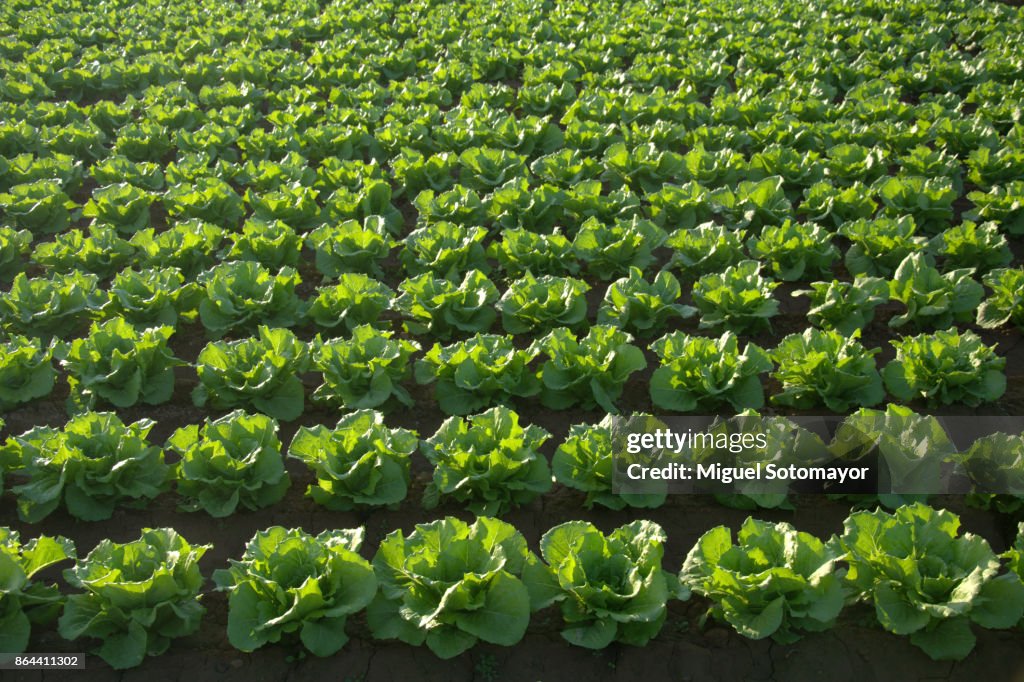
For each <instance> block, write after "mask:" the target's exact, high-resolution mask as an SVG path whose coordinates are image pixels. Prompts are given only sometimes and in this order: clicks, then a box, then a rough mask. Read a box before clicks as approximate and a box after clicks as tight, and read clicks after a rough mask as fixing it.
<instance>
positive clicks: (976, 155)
mask: <svg viewBox="0 0 1024 682" xmlns="http://www.w3.org/2000/svg"><path fill="white" fill-rule="evenodd" d="M967 168H968V173H967V179H968V180H970V181H971V182H973V183H974V184H975V185H977V186H978V187H980V188H981V189H989V188H991V187H993V186H994V185H1000V184H1003V183H1006V182H1011V181H1014V180H1018V179H1019V178H1020V177H1021V176H1022V175H1024V150H1021V149H1015V148H1013V147H1002V148H999V149H992V148H991V147H978V148H977V149H975V150H974V151H972V152H971V153H970V154H969V155H968V157H967Z"/></svg>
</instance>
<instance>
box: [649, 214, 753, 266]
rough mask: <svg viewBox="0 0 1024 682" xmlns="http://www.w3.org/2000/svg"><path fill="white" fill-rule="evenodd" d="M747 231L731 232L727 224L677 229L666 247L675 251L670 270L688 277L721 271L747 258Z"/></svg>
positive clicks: (670, 262) (666, 243)
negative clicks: (744, 245)
mask: <svg viewBox="0 0 1024 682" xmlns="http://www.w3.org/2000/svg"><path fill="white" fill-rule="evenodd" d="M746 234H747V233H746V232H745V231H744V230H731V229H729V228H728V227H725V226H724V225H716V224H715V223H710V222H709V223H702V224H700V225H697V226H696V227H693V228H690V229H684V230H676V231H675V232H673V233H672V234H670V235H669V237H668V240H667V241H666V242H665V246H667V247H669V248H670V249H672V260H670V261H669V267H671V268H674V269H678V270H679V272H680V273H681V274H682V275H683V276H684V277H687V278H694V279H695V278H697V277H700V276H701V275H706V274H708V273H712V272H719V271H721V270H724V269H725V268H727V267H729V266H731V265H736V264H737V263H739V262H740V261H741V260H743V259H744V252H743V240H744V238H745V237H746Z"/></svg>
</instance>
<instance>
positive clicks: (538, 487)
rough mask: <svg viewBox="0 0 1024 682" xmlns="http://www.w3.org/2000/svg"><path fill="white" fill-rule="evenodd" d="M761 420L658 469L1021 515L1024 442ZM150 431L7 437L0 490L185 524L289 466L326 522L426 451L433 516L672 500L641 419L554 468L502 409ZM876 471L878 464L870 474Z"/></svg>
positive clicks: (36, 503) (722, 428)
mask: <svg viewBox="0 0 1024 682" xmlns="http://www.w3.org/2000/svg"><path fill="white" fill-rule="evenodd" d="M753 417H756V413H753V412H748V413H744V414H743V415H742V416H740V417H736V418H733V419H732V420H731V421H730V420H719V421H718V422H716V423H715V424H714V425H713V426H712V427H711V428H710V430H709V431H708V433H709V434H713V435H715V436H716V437H719V436H720V435H724V436H726V439H725V440H722V439H721V438H719V439H718V440H709V441H706V442H701V443H697V444H693V445H691V446H690V447H689V449H688V450H687V451H686V452H685V453H682V454H678V455H677V456H676V458H675V459H674V460H665V462H663V463H662V464H661V465H664V464H665V463H666V462H670V461H678V462H683V463H686V464H688V465H689V466H690V467H691V468H693V467H695V466H696V465H702V466H705V465H712V464H715V465H717V466H728V467H737V468H743V467H754V466H755V465H757V466H763V465H766V464H768V463H771V464H773V465H774V466H776V467H781V468H787V467H790V466H792V467H796V468H806V467H819V468H820V467H831V468H834V467H836V466H853V465H855V464H857V465H861V466H862V465H865V464H867V465H871V466H875V467H876V468H877V469H879V470H880V471H879V473H878V474H877V476H878V477H879V481H880V482H879V483H878V485H877V491H878V493H880V494H877V495H868V494H867V493H863V494H861V495H860V496H857V495H851V493H850V491H849V489H846V488H842V487H841V486H833V487H832V488H829V491H830V492H831V493H832V494H833V495H834V496H836V497H841V498H843V499H847V500H851V501H853V502H855V503H858V504H873V503H881V504H883V505H887V506H895V505H898V504H900V503H901V502H900V500H914V499H918V500H924V499H927V496H926V495H925V496H917V497H907V496H904V495H902V493H903V492H918V493H924V492H929V491H930V492H934V493H939V492H941V491H942V490H943V489H944V488H943V487H942V483H941V482H942V480H944V477H948V476H950V475H951V473H950V470H951V469H956V471H957V472H959V473H958V475H962V477H964V479H965V481H966V482H968V483H969V484H970V485H971V486H973V489H974V492H973V493H972V495H971V497H970V498H969V501H970V502H971V503H972V504H975V505H976V506H981V507H986V508H993V507H994V508H996V509H997V510H999V511H1001V512H1006V513H1009V514H1019V513H1020V511H1021V509H1022V508H1024V435H1022V434H1019V433H1018V434H1008V433H1004V432H996V433H991V434H988V435H985V436H983V437H979V438H977V439H976V440H974V441H973V442H972V443H971V444H970V445H961V446H959V447H958V446H957V445H955V443H954V441H953V440H952V439H951V437H950V436H949V435H948V434H947V433H946V432H945V430H944V429H943V426H942V424H940V423H939V422H938V421H937V420H936V419H935V418H934V417H924V416H920V415H916V414H915V413H913V412H911V411H910V410H907V409H906V408H901V407H898V406H892V405H891V406H889V408H888V409H887V410H886V411H878V410H860V411H858V412H856V413H854V414H853V415H852V416H850V417H847V418H846V419H845V420H844V421H843V422H842V423H841V424H839V426H838V428H837V429H836V431H835V434H834V435H833V436H832V438H831V440H828V439H823V438H822V437H821V436H820V435H818V434H816V433H814V432H813V431H812V430H810V429H808V428H805V427H804V426H803V425H801V424H798V423H796V422H794V421H793V420H791V419H787V418H785V417H765V418H759V419H753ZM635 420H641V421H635ZM154 425H155V424H154V422H153V421H151V420H148V419H143V420H140V421H137V422H134V423H132V424H125V423H124V422H123V421H121V419H120V418H119V417H118V416H117V415H116V414H114V413H111V412H87V413H84V414H82V415H79V416H77V417H74V418H72V419H71V420H70V421H69V422H68V423H67V424H66V425H65V426H64V427H63V428H55V427H50V426H37V427H34V428H32V429H30V430H29V431H26V432H25V433H23V434H21V435H19V436H11V437H9V438H8V439H7V441H6V443H5V444H4V445H3V446H2V447H0V489H2V486H3V484H4V483H5V480H4V479H5V478H6V483H7V484H8V486H9V487H10V489H11V491H12V493H13V494H14V496H15V498H16V499H17V509H18V515H19V517H20V518H21V520H22V521H24V522H28V523H37V522H40V521H42V520H43V519H45V518H46V517H47V516H49V515H50V514H52V513H53V512H55V511H57V510H58V509H63V510H65V511H66V512H67V513H68V514H70V515H71V516H72V517H75V518H78V519H82V520H85V521H102V520H105V519H109V518H110V517H111V516H112V515H113V513H114V512H115V510H117V509H118V508H119V507H125V508H126V507H136V508H138V507H143V506H147V505H148V504H150V503H151V501H152V500H153V499H154V498H156V497H157V496H159V495H161V494H162V493H164V492H167V491H169V490H170V489H171V488H172V487H173V488H174V489H175V490H176V493H177V497H178V501H179V508H180V509H182V510H185V511H198V510H202V511H205V512H206V513H208V514H210V515H211V516H214V517H226V516H229V515H231V514H233V513H235V512H238V511H242V510H255V509H261V508H266V507H269V506H271V505H274V504H276V503H278V502H280V501H281V500H282V499H283V498H284V496H285V494H286V493H287V491H288V489H289V488H290V486H291V484H292V479H291V475H290V473H289V471H288V469H287V468H286V465H285V462H286V458H288V459H294V460H296V461H298V462H301V463H302V464H303V465H305V467H306V468H307V469H308V473H309V475H310V478H312V479H314V482H312V483H311V484H310V485H309V486H308V488H307V490H306V495H307V496H308V497H310V498H311V499H312V500H313V501H314V502H315V503H316V504H317V505H319V506H321V507H323V508H324V509H327V510H331V511H352V510H369V509H374V508H376V509H383V508H391V509H395V508H398V506H399V505H400V503H402V502H403V501H404V500H406V498H407V497H408V495H409V492H410V488H411V483H410V482H411V471H412V466H413V464H414V463H413V461H412V460H413V459H414V458H413V455H414V453H416V452H417V451H419V453H420V454H421V455H422V457H423V458H424V459H425V460H426V462H425V463H429V465H430V467H431V468H432V471H431V474H430V478H429V482H428V483H427V484H426V485H425V488H424V490H423V495H422V504H423V506H424V507H425V508H426V509H433V508H435V507H438V506H439V505H445V506H457V507H460V508H463V509H466V510H468V511H471V512H473V513H475V514H478V515H488V516H499V515H504V514H506V513H508V512H509V511H511V510H513V509H515V508H517V507H520V506H522V505H527V504H530V503H531V502H533V501H535V500H537V499H538V498H539V497H540V496H542V495H544V494H545V493H548V492H549V491H551V490H552V486H553V485H554V484H556V483H558V484H561V485H563V486H566V487H568V488H571V489H574V490H578V491H580V492H582V493H584V494H585V497H584V500H583V505H584V506H585V507H586V508H588V509H589V508H591V507H593V506H594V505H598V506H600V507H605V508H609V509H623V508H625V507H627V506H628V507H633V508H655V507H659V506H661V505H662V504H664V503H665V501H666V494H667V493H668V492H672V491H675V490H676V489H675V488H671V487H670V484H669V483H666V481H665V480H660V481H654V482H647V483H645V484H644V485H642V486H641V487H637V485H635V484H631V481H630V479H629V478H628V477H627V476H626V475H625V474H624V473H623V472H624V470H625V468H626V466H627V465H628V464H629V463H630V462H641V461H647V460H643V459H642V458H638V457H633V458H629V457H627V456H626V455H625V451H626V450H625V445H624V442H625V434H626V432H627V431H628V432H630V433H632V432H641V430H642V432H644V433H653V432H654V431H655V430H656V429H657V428H658V427H659V426H660V427H664V426H665V424H664V423H662V422H659V421H657V420H654V419H652V418H650V417H647V416H645V415H634V417H633V418H631V420H630V421H629V423H627V420H625V419H622V418H616V417H614V416H612V415H608V416H606V417H605V419H603V420H602V421H601V422H599V423H597V424H586V423H584V424H576V425H574V426H572V427H571V428H570V429H569V432H568V434H567V436H566V437H565V439H564V440H563V441H562V442H561V443H560V444H559V445H558V447H557V448H555V449H554V453H553V455H552V456H551V459H550V463H549V460H548V457H547V455H546V454H545V452H543V451H542V446H543V445H544V444H545V443H546V442H547V441H548V440H549V439H550V438H551V434H550V433H549V432H548V431H546V430H545V429H543V428H541V427H540V426H538V425H536V424H529V425H522V424H520V421H519V416H518V415H517V414H516V413H515V412H513V411H512V410H510V409H509V408H507V407H504V406H502V407H495V408H491V409H489V410H487V411H485V412H482V413H479V414H476V415H472V416H469V417H449V418H448V419H447V420H445V421H444V422H443V423H442V424H441V425H440V426H439V428H438V429H437V431H436V432H435V433H434V434H433V435H432V436H430V437H428V438H424V439H422V440H421V439H420V438H419V435H418V434H417V433H416V432H414V431H410V430H407V429H404V428H391V427H388V426H387V425H386V423H385V421H384V417H383V415H382V414H381V413H380V412H376V411H373V410H359V411H356V412H352V413H350V414H347V415H345V416H343V417H342V418H341V419H340V420H339V421H338V423H337V425H336V426H335V427H334V428H330V427H327V426H323V425H317V426H312V427H305V426H304V427H301V428H299V429H298V431H297V432H296V434H295V435H294V436H293V437H292V439H291V441H290V443H289V445H288V447H287V449H286V450H285V449H284V448H283V446H282V443H281V440H280V438H279V437H278V425H277V422H276V421H275V420H273V419H272V418H270V417H267V416H265V415H261V414H248V413H245V412H242V411H240V410H236V411H234V412H231V413H229V414H227V415H225V416H223V417H220V418H218V419H214V420H211V419H206V420H205V421H204V423H203V424H194V425H189V426H183V427H180V428H178V429H177V430H176V431H174V433H173V434H172V435H171V436H170V437H169V438H168V439H167V441H166V443H165V444H164V445H163V447H161V446H160V445H159V444H154V443H152V442H151V441H150V440H149V439H148V434H149V432H150V430H151V429H152V428H153V426H154ZM737 427H738V428H739V429H740V432H742V433H746V434H751V437H753V434H757V436H758V437H763V443H764V446H763V447H761V448H759V449H758V448H753V449H749V450H743V451H742V452H740V453H737V451H736V450H735V449H734V448H732V449H730V446H729V445H728V443H729V442H730V441H729V440H728V434H730V433H733V432H734V431H735V429H736V428H737ZM722 443H725V444H722ZM876 457H877V458H879V459H880V460H881V463H880V464H878V465H872V461H873V458H876ZM616 458H618V459H616ZM168 460H170V461H168ZM661 465H659V466H661ZM651 466H654V465H653V464H651ZM882 470H884V471H882ZM887 477H888V478H891V481H890V482H889V483H888V484H886V483H885V480H887ZM886 485H889V486H890V487H889V488H886ZM696 492H713V493H714V495H715V498H716V499H717V500H718V501H719V502H721V503H723V504H726V505H728V506H732V507H738V508H741V509H743V508H746V509H752V508H756V507H761V508H773V507H789V508H792V506H791V502H790V494H791V492H792V489H791V487H790V484H789V483H788V482H787V481H785V480H782V481H778V482H774V483H773V482H768V483H764V482H762V483H758V484H757V485H750V484H742V485H741V484H740V483H737V484H736V486H735V487H723V486H714V487H712V488H708V489H707V490H706V491H705V490H704V489H702V488H698V489H696ZM996 493H998V494H996Z"/></svg>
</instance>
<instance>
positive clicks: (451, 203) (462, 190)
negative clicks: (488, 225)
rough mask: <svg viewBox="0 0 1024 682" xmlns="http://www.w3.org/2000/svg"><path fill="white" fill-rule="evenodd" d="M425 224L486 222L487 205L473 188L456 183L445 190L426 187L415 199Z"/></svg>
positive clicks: (472, 223) (415, 204)
mask: <svg viewBox="0 0 1024 682" xmlns="http://www.w3.org/2000/svg"><path fill="white" fill-rule="evenodd" d="M412 203H413V206H415V207H416V210H417V211H418V212H419V219H420V220H421V221H422V222H423V223H424V224H429V223H436V222H442V221H444V222H450V223H455V224H456V225H482V224H484V223H485V222H486V218H487V206H486V204H485V203H484V201H483V200H482V199H481V198H480V195H479V194H477V193H476V191H474V190H473V189H470V188H467V187H464V186H462V185H455V186H453V187H452V188H451V189H449V190H446V191H443V192H434V190H431V189H425V190H423V191H422V192H420V193H419V194H417V195H416V198H415V199H413V202H412Z"/></svg>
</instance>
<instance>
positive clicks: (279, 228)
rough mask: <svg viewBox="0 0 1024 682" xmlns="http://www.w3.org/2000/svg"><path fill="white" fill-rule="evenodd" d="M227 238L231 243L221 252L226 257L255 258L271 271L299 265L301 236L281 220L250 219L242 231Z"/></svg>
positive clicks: (238, 258) (235, 258) (221, 255)
mask: <svg viewBox="0 0 1024 682" xmlns="http://www.w3.org/2000/svg"><path fill="white" fill-rule="evenodd" d="M227 238H228V241H229V244H228V245H226V246H225V247H224V248H223V249H222V250H221V253H220V257H221V258H222V259H223V260H249V261H255V262H257V263H259V264H260V265H262V266H263V267H265V268H267V269H270V270H278V269H280V268H282V267H284V266H286V265H287V266H290V267H296V266H298V264H299V253H300V251H301V250H302V238H301V237H299V235H297V234H295V230H294V229H292V228H291V226H290V225H288V224H287V223H283V222H281V221H280V220H261V219H259V218H256V219H253V220H247V221H246V222H245V224H244V225H242V231H241V232H232V233H229V234H228V235H227Z"/></svg>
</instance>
